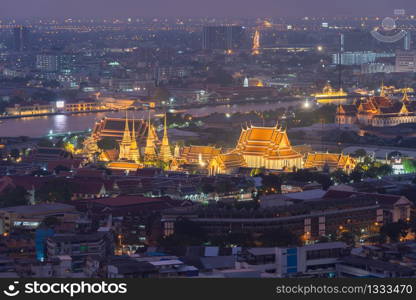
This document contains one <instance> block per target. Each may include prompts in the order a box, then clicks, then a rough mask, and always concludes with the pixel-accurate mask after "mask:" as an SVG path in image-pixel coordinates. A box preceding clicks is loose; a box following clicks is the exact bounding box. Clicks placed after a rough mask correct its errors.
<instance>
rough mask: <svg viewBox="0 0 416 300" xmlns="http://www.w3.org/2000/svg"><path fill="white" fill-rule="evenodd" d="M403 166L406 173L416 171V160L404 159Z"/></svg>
mask: <svg viewBox="0 0 416 300" xmlns="http://www.w3.org/2000/svg"><path fill="white" fill-rule="evenodd" d="M403 168H404V171H405V172H406V173H416V160H414V159H404V160H403Z"/></svg>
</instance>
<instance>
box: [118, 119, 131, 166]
mask: <svg viewBox="0 0 416 300" xmlns="http://www.w3.org/2000/svg"><path fill="white" fill-rule="evenodd" d="M130 146H131V135H130V129H129V121H128V118H127V111H126V123H125V125H124V132H123V138H122V140H121V142H120V152H119V155H118V159H119V160H129V158H130V157H129V154H130Z"/></svg>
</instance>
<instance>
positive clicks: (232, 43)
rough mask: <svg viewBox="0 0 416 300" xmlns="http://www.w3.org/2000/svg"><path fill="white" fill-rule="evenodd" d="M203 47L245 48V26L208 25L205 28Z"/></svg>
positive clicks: (211, 48)
mask: <svg viewBox="0 0 416 300" xmlns="http://www.w3.org/2000/svg"><path fill="white" fill-rule="evenodd" d="M202 48H203V49H207V50H214V49H219V50H232V49H241V48H245V28H244V27H242V26H206V27H204V30H203V37H202Z"/></svg>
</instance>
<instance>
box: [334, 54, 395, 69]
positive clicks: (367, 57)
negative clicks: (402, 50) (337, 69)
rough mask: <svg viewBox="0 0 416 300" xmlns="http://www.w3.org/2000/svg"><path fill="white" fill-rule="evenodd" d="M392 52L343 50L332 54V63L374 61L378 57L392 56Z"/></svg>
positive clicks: (347, 63)
mask: <svg viewBox="0 0 416 300" xmlns="http://www.w3.org/2000/svg"><path fill="white" fill-rule="evenodd" d="M394 56H395V54H394V53H375V52H369V51H368V52H343V53H341V62H340V61H339V60H340V54H339V53H335V54H333V55H332V63H333V64H334V65H339V64H340V63H341V64H342V65H346V66H354V65H363V64H368V63H374V62H376V60H377V59H378V58H386V57H394Z"/></svg>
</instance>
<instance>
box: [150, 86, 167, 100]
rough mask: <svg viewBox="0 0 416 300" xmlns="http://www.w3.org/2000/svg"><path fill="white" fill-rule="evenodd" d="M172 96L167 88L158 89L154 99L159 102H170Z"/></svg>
mask: <svg viewBox="0 0 416 300" xmlns="http://www.w3.org/2000/svg"><path fill="white" fill-rule="evenodd" d="M170 96H171V94H170V92H169V90H168V89H167V88H165V87H157V88H156V89H155V91H154V93H153V99H155V100H157V101H158V102H162V101H164V102H167V101H169V98H170Z"/></svg>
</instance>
